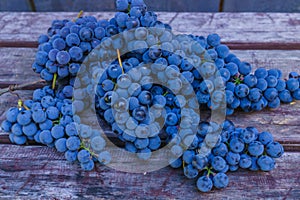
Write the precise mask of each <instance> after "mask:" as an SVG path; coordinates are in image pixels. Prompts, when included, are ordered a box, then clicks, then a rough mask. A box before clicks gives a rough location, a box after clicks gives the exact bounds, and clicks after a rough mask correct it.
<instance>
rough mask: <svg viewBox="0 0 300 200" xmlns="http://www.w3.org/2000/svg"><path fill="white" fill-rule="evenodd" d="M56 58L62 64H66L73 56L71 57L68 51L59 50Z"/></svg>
mask: <svg viewBox="0 0 300 200" xmlns="http://www.w3.org/2000/svg"><path fill="white" fill-rule="evenodd" d="M56 60H57V62H58V63H59V64H61V65H66V64H68V63H69V62H70V60H71V57H70V54H69V53H68V52H66V51H59V52H58V53H57V54H56Z"/></svg>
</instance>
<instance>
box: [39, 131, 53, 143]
mask: <svg viewBox="0 0 300 200" xmlns="http://www.w3.org/2000/svg"><path fill="white" fill-rule="evenodd" d="M39 139H40V141H41V143H42V144H46V145H47V144H51V143H52V142H53V137H52V135H51V132H50V131H49V130H44V131H42V132H41V133H40V138H39Z"/></svg>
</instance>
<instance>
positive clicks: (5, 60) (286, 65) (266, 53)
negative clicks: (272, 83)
mask: <svg viewBox="0 0 300 200" xmlns="http://www.w3.org/2000/svg"><path fill="white" fill-rule="evenodd" d="M36 51H37V50H36V48H0V57H1V58H2V59H1V60H0V88H1V87H6V86H7V85H8V84H20V83H26V82H29V81H30V82H32V81H36V80H39V75H38V74H36V73H34V72H33V71H32V69H31V65H32V63H33V62H34V59H35V53H36ZM232 52H233V53H235V54H236V55H237V56H238V57H239V58H240V59H241V60H242V61H247V62H250V63H251V64H252V65H253V68H254V69H256V68H258V67H265V68H267V69H271V68H278V69H281V70H282V71H283V76H284V77H287V76H288V73H289V72H290V71H293V70H294V71H297V72H299V73H300V68H299V67H300V50H293V51H283V50H247V51H245V50H232Z"/></svg>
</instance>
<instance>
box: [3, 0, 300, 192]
mask: <svg viewBox="0 0 300 200" xmlns="http://www.w3.org/2000/svg"><path fill="white" fill-rule="evenodd" d="M116 7H117V10H118V12H117V13H116V14H115V17H113V18H112V19H110V20H97V19H96V18H95V17H93V16H84V17H81V16H80V17H78V18H77V19H76V20H74V21H70V20H54V21H53V22H52V26H51V27H50V28H49V29H48V33H47V35H41V36H40V37H39V39H38V43H39V47H38V52H37V53H36V59H35V62H34V64H33V65H32V68H33V70H34V71H35V72H36V73H39V74H40V77H41V78H42V79H44V80H46V81H47V82H48V86H45V87H44V88H42V89H37V90H35V91H34V93H33V98H32V100H26V101H24V102H23V104H22V105H20V106H19V107H16V108H10V109H9V110H8V111H7V113H6V120H5V121H3V123H2V128H3V130H4V131H6V132H9V133H10V135H9V138H10V140H11V141H12V142H13V143H16V144H19V145H22V144H26V142H27V141H28V140H34V141H36V142H38V143H41V144H44V145H47V146H49V147H55V148H56V149H57V151H58V152H62V153H64V154H65V157H66V159H67V160H68V161H70V162H75V161H79V163H80V164H81V167H82V168H83V169H84V170H92V169H93V168H94V165H95V161H99V162H100V163H101V164H108V163H109V162H110V161H111V158H112V156H111V155H110V152H109V149H108V148H107V145H106V144H107V141H106V139H105V137H104V135H103V134H105V133H102V132H101V131H99V130H96V129H95V128H93V127H91V126H90V125H88V124H85V123H84V122H83V121H84V120H86V119H84V118H82V116H83V113H84V112H85V111H87V110H92V111H94V112H95V113H96V114H97V116H98V117H99V120H102V121H103V120H104V121H105V122H107V124H109V125H110V127H111V129H112V131H113V132H115V133H116V136H117V137H118V138H119V139H120V140H121V141H122V142H124V148H125V149H126V150H127V151H128V152H132V153H137V157H138V158H140V159H141V160H149V159H150V158H151V154H152V152H154V151H157V150H159V149H160V148H162V147H164V145H165V144H164V143H167V144H171V145H169V146H168V148H170V149H169V150H170V152H171V153H170V158H169V163H170V165H171V166H172V167H174V168H179V167H182V166H183V170H184V174H185V175H186V177H188V178H196V177H199V176H200V178H199V179H198V181H197V187H198V189H199V190H200V191H202V192H207V191H210V190H211V189H212V187H213V186H214V187H215V188H224V187H226V186H227V185H228V177H227V175H226V174H225V173H226V172H227V171H236V170H237V169H238V168H239V167H241V168H244V169H247V168H248V169H250V170H253V171H254V170H259V169H260V170H263V171H270V170H272V169H273V168H274V166H275V160H274V158H278V157H280V156H281V155H282V154H283V148H282V146H281V145H280V144H279V143H277V142H274V141H273V137H272V135H271V134H270V133H268V132H262V133H259V132H258V130H257V129H255V128H253V127H248V128H246V129H241V128H235V127H234V125H233V123H232V122H230V121H225V122H224V123H222V124H218V123H215V122H211V123H208V122H200V113H199V112H198V110H199V107H201V106H202V105H205V106H207V107H208V108H210V109H211V110H213V111H218V110H219V111H220V113H222V110H224V115H225V112H226V114H227V115H230V114H232V113H233V112H234V110H235V109H237V108H241V109H242V110H244V111H245V112H249V111H259V110H262V109H263V108H266V107H269V108H277V107H278V106H279V105H280V102H283V103H290V102H291V101H293V100H294V99H296V100H299V99H300V89H299V80H300V79H299V75H298V74H297V73H295V72H292V73H290V75H289V80H286V81H285V80H283V79H282V75H281V72H280V70H277V69H271V70H266V69H264V68H259V69H257V70H256V71H255V72H254V73H253V74H251V71H252V67H251V65H250V64H249V63H246V62H242V61H240V60H239V59H238V58H237V57H236V56H235V55H234V54H232V53H230V51H229V48H228V47H227V46H226V45H223V44H221V42H220V37H219V36H218V35H217V34H211V35H209V36H208V37H207V38H205V37H203V36H193V35H173V34H172V32H171V27H170V26H169V25H168V24H165V23H163V22H160V21H158V20H157V15H156V14H155V13H154V12H151V11H147V7H146V5H145V3H144V2H143V0H116ZM117 35H119V36H117ZM99 47H100V48H99ZM120 52H121V53H122V55H118V54H120ZM107 57H112V58H114V59H111V60H109V59H108V60H109V61H110V62H108V61H107V60H106V59H105V58H107ZM87 121H88V120H87ZM194 133H195V134H194ZM211 149H212V150H211ZM210 150H211V151H210Z"/></svg>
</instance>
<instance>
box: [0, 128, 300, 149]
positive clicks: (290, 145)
mask: <svg viewBox="0 0 300 200" xmlns="http://www.w3.org/2000/svg"><path fill="white" fill-rule="evenodd" d="M108 138H109V139H110V140H111V141H112V142H113V143H115V144H116V145H117V146H120V147H122V146H124V143H123V142H121V141H120V140H119V139H118V138H117V137H116V136H114V135H113V134H110V133H109V134H108ZM278 142H279V143H281V144H282V146H283V147H284V150H285V151H286V152H300V143H298V142H286V141H278ZM163 143H164V141H163ZM0 144H11V145H13V144H12V143H11V142H10V140H9V137H8V135H0ZM28 145H31V146H43V145H42V144H40V143H37V142H35V141H28Z"/></svg>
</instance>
